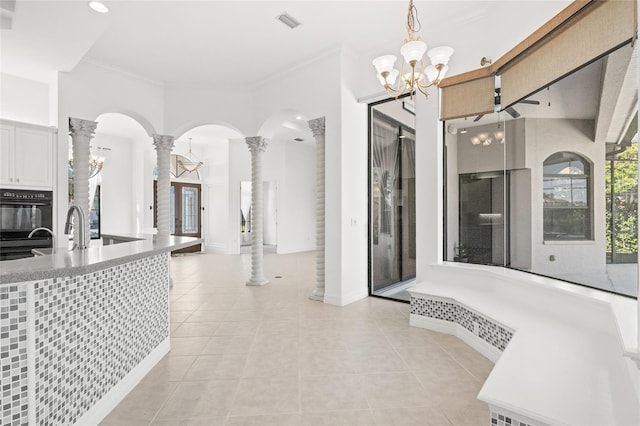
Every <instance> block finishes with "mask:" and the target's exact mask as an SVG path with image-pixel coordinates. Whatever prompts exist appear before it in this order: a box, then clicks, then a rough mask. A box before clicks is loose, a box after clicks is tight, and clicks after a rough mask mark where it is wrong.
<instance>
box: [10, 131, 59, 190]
mask: <svg viewBox="0 0 640 426" xmlns="http://www.w3.org/2000/svg"><path fill="white" fill-rule="evenodd" d="M54 132H55V130H54V129H50V128H38V127H37V126H30V125H24V126H22V125H20V124H7V123H2V124H0V185H2V186H3V187H8V188H53V165H54V161H53V153H54V150H53V145H54V138H53V135H54Z"/></svg>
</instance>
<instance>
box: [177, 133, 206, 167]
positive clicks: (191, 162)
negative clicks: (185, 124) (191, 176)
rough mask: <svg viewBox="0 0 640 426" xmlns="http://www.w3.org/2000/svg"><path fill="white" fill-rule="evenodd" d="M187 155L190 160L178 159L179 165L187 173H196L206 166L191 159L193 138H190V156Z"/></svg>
mask: <svg viewBox="0 0 640 426" xmlns="http://www.w3.org/2000/svg"><path fill="white" fill-rule="evenodd" d="M187 155H188V156H189V159H185V158H184V157H182V158H180V159H178V164H180V167H182V168H183V169H185V170H186V171H188V172H190V173H192V172H195V171H196V170H198V169H199V168H200V167H202V165H203V164H204V163H203V162H202V161H194V160H193V159H192V158H191V138H189V154H187Z"/></svg>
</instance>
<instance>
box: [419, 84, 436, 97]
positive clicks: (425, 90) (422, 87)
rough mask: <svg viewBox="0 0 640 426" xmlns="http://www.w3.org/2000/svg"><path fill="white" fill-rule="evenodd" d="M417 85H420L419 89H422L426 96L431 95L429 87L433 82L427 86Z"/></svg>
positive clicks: (421, 91)
mask: <svg viewBox="0 0 640 426" xmlns="http://www.w3.org/2000/svg"><path fill="white" fill-rule="evenodd" d="M417 86H418V90H419V91H420V93H422V94H423V95H425V96H426V97H429V91H428V90H427V89H428V88H429V87H431V86H433V84H429V85H427V86H421V85H420V84H418V85H417Z"/></svg>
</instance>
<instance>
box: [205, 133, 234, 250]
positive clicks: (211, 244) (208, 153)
mask: <svg viewBox="0 0 640 426" xmlns="http://www.w3.org/2000/svg"><path fill="white" fill-rule="evenodd" d="M203 161H204V163H205V165H204V167H203V168H204V172H203V173H204V175H205V176H206V177H205V183H204V186H203V188H202V192H203V196H204V197H203V198H204V208H205V210H204V215H203V228H204V235H203V237H204V239H205V248H206V249H207V250H210V251H217V252H223V253H224V252H227V230H228V218H229V141H228V140H221V141H211V143H209V144H208V146H207V148H206V149H205V150H204V157H203Z"/></svg>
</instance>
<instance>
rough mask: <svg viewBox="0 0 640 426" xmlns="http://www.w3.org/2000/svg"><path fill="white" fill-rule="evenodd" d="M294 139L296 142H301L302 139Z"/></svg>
mask: <svg viewBox="0 0 640 426" xmlns="http://www.w3.org/2000/svg"><path fill="white" fill-rule="evenodd" d="M294 141H296V142H302V141H304V139H300V138H295V139H294Z"/></svg>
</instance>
